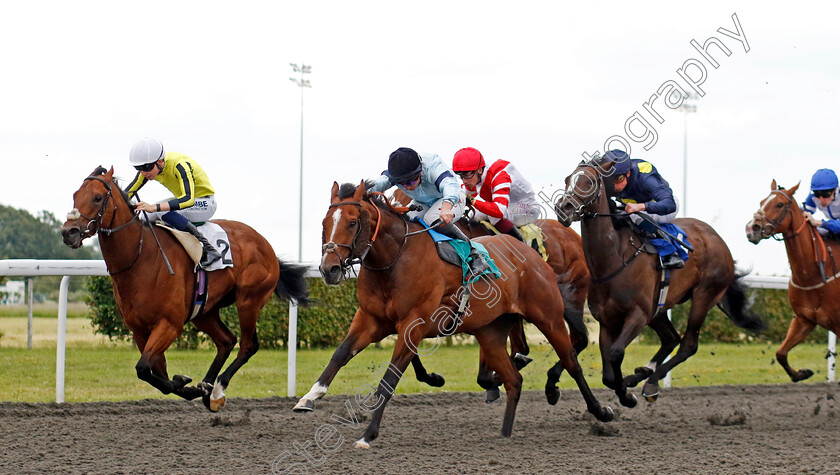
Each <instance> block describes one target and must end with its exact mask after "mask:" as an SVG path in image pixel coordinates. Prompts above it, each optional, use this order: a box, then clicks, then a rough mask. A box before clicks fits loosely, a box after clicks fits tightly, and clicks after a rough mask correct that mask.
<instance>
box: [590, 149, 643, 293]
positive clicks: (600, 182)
mask: <svg viewBox="0 0 840 475" xmlns="http://www.w3.org/2000/svg"><path fill="white" fill-rule="evenodd" d="M582 166H583V167H586V168H592V169H593V170H595V173H598V171H597V169H596V167H594V166H592V165H589V164H584V165H582ZM595 183H596V188H595V191H594V192H593V193H592V195H593V196H592V199H590V200H589V201H586V202H580V203H581V204H580V206H578V207H577V209H575V211H574V212H575V214H577V215H578V216H580V218H581V219H594V218H613V217H619V216H628V215H627V213H597V212H589V211H584V209H585V208H588V207H589V206H590V205H592V204H593V203H595V202H596V201H598V199H599V198H600V197H601V192H602V188H603V186H604V185H603V180H602V179H600V178H599V179H598V180H596V181H595ZM630 244H631V245H633V236H630ZM633 247H634V248H635V249H636V252H634V253H633V255H632V256H630V257H629V258H628V259H627V260H626V261H624V262H623V263H622V264H621V265H620V266H619V267H618V269H616V270H614V271H612V272H610V273H609V274H607V275H605V276H603V277H594V276H591V282H592V283H593V284H600V283H603V282H606V281H608V280H610V279H612V278H614V277H615V276H617V275H618V274H620V273H621V272H622V271H623V270H624V269H626V268H627V266H629V265H630V263H631V262H633V261H634V260H635V259H636V258H637V257H639V254H641V253H642V252H644V246H640V247H636V246H633Z"/></svg>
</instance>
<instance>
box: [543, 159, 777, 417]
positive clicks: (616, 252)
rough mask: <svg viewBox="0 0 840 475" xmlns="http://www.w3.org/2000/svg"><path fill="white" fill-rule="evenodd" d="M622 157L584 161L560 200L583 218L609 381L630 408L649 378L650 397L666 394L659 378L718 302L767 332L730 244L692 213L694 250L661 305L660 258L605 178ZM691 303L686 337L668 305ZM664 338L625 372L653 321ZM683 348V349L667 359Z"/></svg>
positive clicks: (571, 214) (688, 223)
mask: <svg viewBox="0 0 840 475" xmlns="http://www.w3.org/2000/svg"><path fill="white" fill-rule="evenodd" d="M613 166H614V162H606V163H597V162H581V163H580V165H579V166H578V167H577V168H576V169H575V170H574V172H572V174H571V175H570V176H569V177H567V178H566V189H565V193H564V195H563V197H562V198H561V199H560V200H559V201H558V202H557V204H556V209H555V210H556V212H557V214H558V220H559V221H560V222H561V223H563V224H564V225H567V226H568V225H570V224H571V223H572V222H573V221H581V231H582V232H581V237H582V239H583V251H584V253H585V255H586V261H587V263H588V266H589V272H590V277H591V279H592V286H591V287H590V291H589V299H588V302H589V308H590V310H591V312H592V315H593V316H594V317H595V319H596V320H598V322H599V324H600V337H599V345H600V349H601V359H602V361H603V366H604V367H603V382H604V385H606V386H607V387H608V388H610V389H612V390H614V391H615V393H616V395H617V396H618V399H619V401H620V402H621V404H622V405H624V406H627V407H634V406H635V405H636V404H637V400H636V397H635V396H634V395H632V394H630V393H628V392H627V388H628V387H635V386H636V385H637V384H639V383H640V382H641V381H644V380H645V379H647V381H646V383H645V385H644V387H643V389H642V395H643V396H645V397H646V398H647V399H648V400H649V401H653V400H655V399H656V397H657V396H658V394H659V380H660V379H662V378H663V377H665V375H666V374H667V373H668V372H669V371H671V370H672V369H673V368H674V367H675V366H677V365H678V364H680V363H682V362H683V361H685V360H686V359H688V358H689V357H690V356H691V355H693V354H694V353H696V352H697V346H698V341H699V334H700V328H701V326H702V325H703V321H704V320H705V319H706V314H707V313H708V312H709V310H710V309H711V307H712V306H713V305H715V304H716V303H717V304H718V305H719V306H720V308H721V309H722V310H723V311H724V313H725V314H726V315H727V316H728V317H729V318H730V320H732V321H733V323H735V324H736V325H738V326H740V327H742V328H746V329H750V330H759V329H761V328H763V322H762V321H761V319H760V318H758V317H757V316H755V315H753V314H752V313H750V312H749V310H748V309H747V305H746V303H747V301H746V295H745V286H744V285H743V283H742V282H740V281H739V279H740V277H742V275H740V274H738V273H736V272H735V265H734V261H733V260H732V255H731V254H730V252H729V249H728V247H727V246H726V243H725V242H724V241H723V239H721V237H720V236H719V235H718V234H717V233H716V232H715V231H714V229H712V228H711V227H710V226H709V225H708V224H706V223H704V222H702V221H699V220H697V219H692V218H683V219H677V220H674V224H676V225H677V226H679V227H680V228H682V229H683V230H684V231H685V232H686V234H687V237H688V239H689V240H690V243H691V245H692V246H693V252H692V254H691V257H690V258H689V259H688V262H686V263H685V267H683V268H681V269H675V270H672V271H670V287H669V290H668V291H667V296H666V298H665V299H664V301H661V302H660V296H661V294H660V290H662V287H663V286H661V285H660V283H661V282H662V278H663V275H664V274H663V273H661V272H660V268H659V257H658V256H657V254H656V253H655V251H654V253H647V252H645V247H644V246H643V243H642V242H640V238H639V236H638V235H637V234H636V233H635V232H634V231H633V230H632V229H631V228H630V227H629V225H628V224H627V221H628V220H627V219H622V217H624V216H627V215H626V213H623V212H622V213H620V214H621V215H622V216H618V214H619V213H617V212H616V211H615V209H614V206H611V203H612V202H611V200H610V199H609V197H608V195H609V194H611V190H608V189H607V186H608V185H607V184H606V183H605V179H604V177H608V176H610V175H612V174H613V169H612V168H613ZM689 299H690V300H691V308H690V310H689V314H688V322H687V327H686V330H685V333H684V335H683V336H682V338H680V335H679V333H678V332H677V331H676V329H675V328H674V326H673V324H672V323H671V321H670V320H669V319H668V317H667V313H666V312H667V310H668V309H670V308H671V307H673V306H674V305H676V304H679V303H683V302H686V301H687V300H689ZM646 325H647V326H650V327H651V328H652V329H653V330H654V331H655V332H656V334H657V335H658V336H659V339H660V341H661V345H660V348H659V350H658V351H657V352H656V354H655V355H654V356H653V358H652V359H651V361H650V363H648V365H646V366H645V367H641V368H636V370H635V372H634V374H630V375H628V376H626V377H622V372H621V364H622V362H623V360H624V354H625V349H626V348H627V345H629V344H630V343H631V342H632V341H633V340H634V339H635V338H636V336H637V335H638V334H639V333H640V332H641V331H642V329H643V328H644V327H645V326H646ZM678 345H679V350H678V351H677V353H676V354H675V355H674V356H673V357H672V358H670V359H669V360H668V361H667V362H666V361H665V359H666V358H667V357H668V356H669V355H670V354H671V352H672V351H673V350H674V349H675V348H676V347H677V346H678Z"/></svg>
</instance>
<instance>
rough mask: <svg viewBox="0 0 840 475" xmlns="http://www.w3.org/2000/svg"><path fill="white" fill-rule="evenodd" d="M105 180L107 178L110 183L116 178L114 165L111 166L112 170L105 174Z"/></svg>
mask: <svg viewBox="0 0 840 475" xmlns="http://www.w3.org/2000/svg"><path fill="white" fill-rule="evenodd" d="M105 178H107V179H108V181H111V179H112V178H114V166H113V165H111V169H110V170H108V173H106V174H105Z"/></svg>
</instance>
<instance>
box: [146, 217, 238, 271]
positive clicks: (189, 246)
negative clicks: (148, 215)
mask: <svg viewBox="0 0 840 475" xmlns="http://www.w3.org/2000/svg"><path fill="white" fill-rule="evenodd" d="M155 224H156V225H158V226H159V227H161V228H163V229H165V230H167V231H169V232H170V233H171V234H172V235H173V236H175V239H177V240H178V242H180V243H181V245H182V246H183V247H184V250H186V251H187V254H188V255H189V256H190V258H191V259H192V260H193V262H194V263H195V265H196V266H198V263H199V261H201V252H202V246H201V243H200V242H198V239H196V237H195V236H193V235H192V234H190V233H188V232H186V231H178V230H177V229H175V228H173V227H172V226H169V225H168V224H166V223H165V222H163V221H160V220H158V221H155ZM196 228H197V229H198V231H199V232H200V233H201V234H203V235H204V237H205V239H207V242H209V243H210V244H211V245H212V246H213V247H215V248H216V250H217V251H219V254H221V255H222V258H221V259H219V260H217V261H216V262H214V263H212V264H210V267H209V268H207V269H205V270H206V271H208V272H210V271H214V270H219V269H224V268H225V267H233V256H231V252H230V240H228V236H227V232H225V230H224V229H222V227H221V226H219V225H218V224H216V223H210V222H206V223H204V224H202V225H201V226H196Z"/></svg>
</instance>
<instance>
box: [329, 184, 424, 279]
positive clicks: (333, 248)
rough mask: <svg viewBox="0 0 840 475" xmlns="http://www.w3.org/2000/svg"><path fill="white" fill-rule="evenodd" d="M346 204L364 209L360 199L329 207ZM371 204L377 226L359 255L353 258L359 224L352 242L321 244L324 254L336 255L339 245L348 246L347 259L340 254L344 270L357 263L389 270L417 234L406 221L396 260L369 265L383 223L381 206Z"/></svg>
mask: <svg viewBox="0 0 840 475" xmlns="http://www.w3.org/2000/svg"><path fill="white" fill-rule="evenodd" d="M373 195H381V196H383V197H384V196H385V195H384V194H383V193H379V192H375V193H373ZM386 199H387V198H386ZM344 205H353V206H358V207H359V209H362V203H361V202H359V201H342V202H339V203H333V204H331V205H330V206H329V207H330V208H336V207H338V206H344ZM371 206H373V208H374V209H376V228H374V231H373V236H372V237H371V240H370V242H368V243H367V245H366V246H365V249H364V251H362V253H361V255H359V256H358V257H356V258H353V254H354V251H356V247H357V245H358V244H357V242H356V240H357V239H358V238H359V235H360V234H361V232H362V228H361V226H359V228H358V229H357V230H356V234H355V235H354V236H353V240H352V241H351V243H350V244H341V243H335V242H333V241H330V242H328V243H326V244H324V245H323V246H321V250H322V253H324V254H326V253H333V254H336V256H338V253H337V252H336V248H337V247H344V248H347V251H348V253H349V255H348V257H347V259H341V258H340V256H339V263H340V264H341V269H342V271H345V272H346V271H347V269H348V268H350V267H352V266H353V265H354V264H357V263H358V264H361V266H362V267H364V268H365V269H367V270H371V271H383V270H388V269H390V268H391V267H393V266H394V264H396V263H397V260H398V259H399V258H400V255H402V251H403V248H404V247H405V243H406V241H407V240H408V236H410V235H412V234H416V233H411V234H409V232H408V222H407V221H406V222H405V233H404V235H403V242H402V244H400V248H399V251H398V252H397V255H396V256H395V257H394V260H393V261H391V263H390V264H388V265H387V266H385V267H370V266H368V265H367V264H365V258H366V257H367V255H368V252H370V249H371V248H372V247H373V243H374V242H376V238H377V236H379V225H380V224H381V223H382V213H381V212H380V211H379V207H378V206H376V205H375V204H373V203H371ZM424 231H425V230H424Z"/></svg>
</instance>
